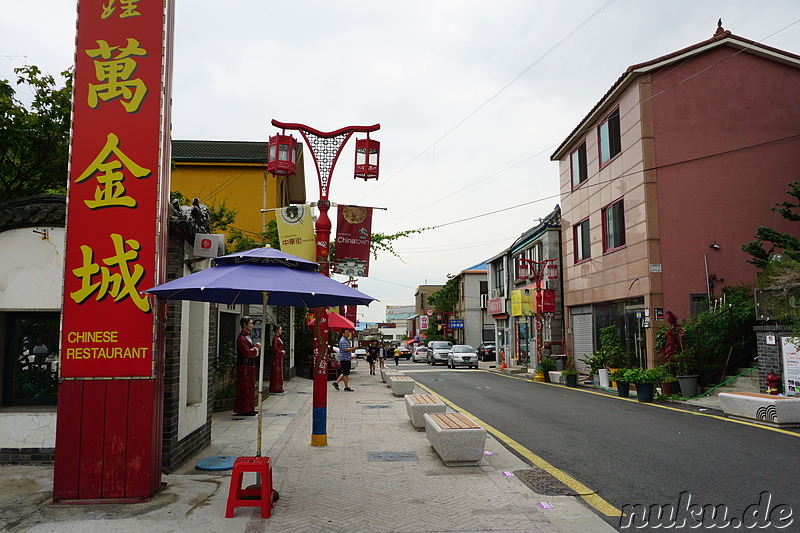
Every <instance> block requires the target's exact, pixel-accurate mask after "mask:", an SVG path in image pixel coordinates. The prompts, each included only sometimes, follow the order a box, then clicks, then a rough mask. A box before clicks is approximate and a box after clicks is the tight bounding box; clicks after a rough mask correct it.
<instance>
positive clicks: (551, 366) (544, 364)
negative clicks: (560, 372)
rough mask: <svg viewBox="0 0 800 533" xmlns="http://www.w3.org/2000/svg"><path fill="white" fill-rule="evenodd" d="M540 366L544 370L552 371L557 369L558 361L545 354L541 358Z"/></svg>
mask: <svg viewBox="0 0 800 533" xmlns="http://www.w3.org/2000/svg"><path fill="white" fill-rule="evenodd" d="M539 367H540V368H541V369H542V372H545V373H547V372H552V371H553V370H555V369H556V362H555V360H554V359H553V358H552V357H547V356H546V355H545V356H543V357H542V359H541V360H540V362H539Z"/></svg>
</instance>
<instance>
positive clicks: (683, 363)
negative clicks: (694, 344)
mask: <svg viewBox="0 0 800 533" xmlns="http://www.w3.org/2000/svg"><path fill="white" fill-rule="evenodd" d="M664 319H665V320H666V321H667V329H666V331H665V332H664V358H665V359H666V360H667V364H668V365H671V366H672V367H674V368H675V374H676V376H677V378H678V383H680V387H681V395H683V396H684V397H686V398H691V397H693V396H697V380H698V374H697V354H696V353H695V352H694V350H693V349H692V348H691V347H690V346H688V345H687V343H686V342H685V336H686V333H685V332H684V331H683V328H682V327H681V325H680V324H679V323H678V317H677V316H675V313H673V312H672V311H667V312H666V313H665V314H664Z"/></svg>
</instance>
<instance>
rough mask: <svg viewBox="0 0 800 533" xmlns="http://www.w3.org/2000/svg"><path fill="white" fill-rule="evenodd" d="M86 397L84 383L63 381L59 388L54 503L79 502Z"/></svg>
mask: <svg viewBox="0 0 800 533" xmlns="http://www.w3.org/2000/svg"><path fill="white" fill-rule="evenodd" d="M82 397H83V382H82V381H62V382H61V383H60V384H59V385H58V407H57V411H56V413H57V419H58V423H57V424H56V456H55V465H54V468H53V500H54V501H61V500H75V499H77V498H78V486H79V480H78V476H79V473H80V470H79V463H78V456H79V454H80V447H81V431H80V430H81V408H82Z"/></svg>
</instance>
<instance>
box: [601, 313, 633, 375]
mask: <svg viewBox="0 0 800 533" xmlns="http://www.w3.org/2000/svg"><path fill="white" fill-rule="evenodd" d="M595 355H597V356H599V357H600V358H601V360H602V361H603V366H604V367H607V368H609V369H611V371H612V372H613V371H614V370H616V369H619V368H625V367H626V366H628V363H627V360H626V359H627V358H626V357H625V349H624V348H623V346H622V339H621V338H620V336H619V330H618V329H617V326H615V325H614V324H611V325H610V326H606V327H604V328H600V348H599V349H598V350H596V351H595ZM600 379H601V380H602V379H603V378H602V376H601V378H600ZM612 381H613V380H612Z"/></svg>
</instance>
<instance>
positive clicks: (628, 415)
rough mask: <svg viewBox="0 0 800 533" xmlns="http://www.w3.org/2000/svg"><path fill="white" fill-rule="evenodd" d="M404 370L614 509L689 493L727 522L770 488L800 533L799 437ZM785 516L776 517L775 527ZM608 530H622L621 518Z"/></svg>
mask: <svg viewBox="0 0 800 533" xmlns="http://www.w3.org/2000/svg"><path fill="white" fill-rule="evenodd" d="M400 366H401V370H406V371H409V372H413V374H410V375H413V376H414V378H415V379H416V380H417V381H418V382H419V383H421V384H423V385H425V386H427V387H429V388H430V389H432V390H434V391H435V392H436V393H438V394H441V395H442V396H444V397H445V398H446V399H448V400H450V401H451V402H453V403H455V404H457V405H458V406H459V407H461V408H463V409H464V410H466V411H468V412H470V413H471V414H473V415H474V416H476V417H478V418H479V419H481V420H482V421H483V422H485V423H486V424H488V425H490V426H492V427H494V428H495V429H497V430H498V431H500V432H502V433H504V434H505V435H508V436H509V437H510V438H511V439H513V440H515V441H517V442H518V443H520V444H521V445H522V446H524V447H525V448H527V449H528V450H531V451H532V452H533V453H535V454H537V455H538V456H540V457H542V458H543V459H545V460H546V461H548V462H549V463H551V464H552V465H554V466H556V467H557V468H559V469H561V470H564V471H566V472H567V473H569V474H571V475H572V476H573V477H574V478H576V479H577V480H579V481H581V482H582V483H584V484H585V485H587V486H589V487H591V488H593V489H595V490H596V491H597V492H598V494H599V495H600V496H601V497H602V498H604V499H605V500H606V501H608V502H609V503H610V504H611V505H613V506H614V507H616V508H617V509H622V508H623V506H624V505H626V504H645V505H648V506H649V505H666V504H670V503H672V504H675V505H676V506H677V505H678V504H679V498H680V495H681V493H684V492H688V493H689V494H690V495H691V498H692V499H691V503H699V504H700V505H707V504H711V505H714V506H717V505H725V506H727V509H728V513H729V514H728V518H729V519H730V518H732V517H741V516H742V513H743V512H744V511H745V510H746V509H747V508H748V507H749V506H751V505H753V504H758V503H759V502H760V501H761V502H762V504H766V500H761V497H760V493H762V492H764V491H767V492H769V493H770V494H771V500H770V503H769V507H770V509H774V508H775V507H776V506H778V505H779V504H785V505H788V506H789V508H791V510H792V511H793V515H792V516H793V520H794V524H792V525H790V526H789V527H788V528H784V529H782V531H793V530H794V531H800V491H799V490H798V489H797V477H798V473H800V454H798V447H800V434H798V433H792V434H791V435H787V434H785V433H779V432H775V431H769V430H766V429H763V428H761V427H753V426H749V425H744V424H739V423H732V422H730V421H727V420H721V419H719V418H715V417H711V416H705V414H709V413H715V414H719V413H716V412H713V411H709V412H707V413H705V414H701V415H700V416H698V413H697V411H698V410H697V409H695V408H692V411H694V412H692V411H687V410H686V408H685V407H684V406H682V405H679V404H672V405H673V406H674V407H675V409H664V408H660V407H655V406H654V405H645V404H639V403H637V402H636V401H635V400H633V401H627V400H621V399H619V398H617V397H616V396H611V395H603V394H597V393H589V392H586V390H587V389H585V388H582V389H581V390H573V389H568V388H566V387H563V386H557V385H547V384H541V383H533V382H531V381H529V380H524V379H520V378H515V377H511V376H507V375H500V374H497V373H494V372H485V371H476V370H449V369H447V368H444V367H430V366H428V365H424V364H420V363H417V364H416V365H414V364H411V363H408V364H404V363H401V365H400ZM415 371H416V372H415ZM684 497H685V496H684ZM754 509H755V508H750V511H753V510H754ZM781 510H782V512H785V511H786V509H785V508H784V507H781V508H780V509H779V511H776V513H779V512H781ZM756 517H757V515H756ZM779 518H780V516H779V515H778V514H774V515H773V522H774V523H776V522H778V519H779ZM765 519H766V518H765ZM609 523H612V524H613V525H615V526H616V525H617V524H618V519H609ZM784 523H785V520H784ZM718 530H719V529H718ZM760 530H761V531H772V530H774V531H779V530H778V529H771V528H766V529H760ZM695 531H696V530H695Z"/></svg>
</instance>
